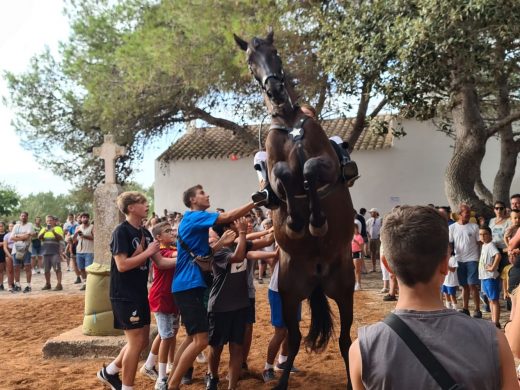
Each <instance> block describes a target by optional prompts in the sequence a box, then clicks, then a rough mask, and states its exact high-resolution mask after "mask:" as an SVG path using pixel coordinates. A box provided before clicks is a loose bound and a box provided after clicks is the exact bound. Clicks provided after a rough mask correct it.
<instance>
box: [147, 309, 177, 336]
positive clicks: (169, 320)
mask: <svg viewBox="0 0 520 390" xmlns="http://www.w3.org/2000/svg"><path fill="white" fill-rule="evenodd" d="M153 315H154V316H155V322H157V331H158V332H159V336H161V339H162V340H165V339H171V338H172V337H175V336H176V335H177V331H178V330H179V317H180V316H179V315H178V314H173V313H161V312H154V313H153Z"/></svg>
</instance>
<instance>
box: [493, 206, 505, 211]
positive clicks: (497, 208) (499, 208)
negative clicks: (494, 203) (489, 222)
mask: <svg viewBox="0 0 520 390" xmlns="http://www.w3.org/2000/svg"><path fill="white" fill-rule="evenodd" d="M504 209H505V207H495V210H500V211H502V210H504Z"/></svg>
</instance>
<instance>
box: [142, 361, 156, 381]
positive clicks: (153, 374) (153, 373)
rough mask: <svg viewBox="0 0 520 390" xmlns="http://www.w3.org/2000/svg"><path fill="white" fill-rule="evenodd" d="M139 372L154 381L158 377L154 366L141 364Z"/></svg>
mask: <svg viewBox="0 0 520 390" xmlns="http://www.w3.org/2000/svg"><path fill="white" fill-rule="evenodd" d="M139 372H140V373H141V374H143V375H144V376H147V377H148V378H150V379H151V380H153V381H156V380H157V378H158V377H159V374H158V373H157V370H156V369H155V367H153V368H148V367H146V364H143V366H142V367H141V369H140V370H139Z"/></svg>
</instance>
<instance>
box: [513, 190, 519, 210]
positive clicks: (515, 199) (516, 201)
mask: <svg viewBox="0 0 520 390" xmlns="http://www.w3.org/2000/svg"><path fill="white" fill-rule="evenodd" d="M511 210H518V211H520V194H514V195H512V196H511Z"/></svg>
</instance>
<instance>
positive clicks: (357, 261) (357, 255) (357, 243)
mask: <svg viewBox="0 0 520 390" xmlns="http://www.w3.org/2000/svg"><path fill="white" fill-rule="evenodd" d="M356 221H358V222H359V220H356ZM359 223H360V224H361V222H359ZM359 230H360V229H359V226H358V225H357V224H354V237H353V238H352V259H353V261H354V267H355V274H356V284H355V285H354V291H358V290H361V268H362V267H363V264H362V263H363V261H364V260H363V244H364V241H363V237H362V236H361V234H360V233H359Z"/></svg>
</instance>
